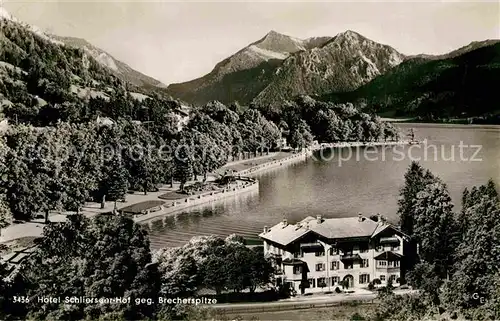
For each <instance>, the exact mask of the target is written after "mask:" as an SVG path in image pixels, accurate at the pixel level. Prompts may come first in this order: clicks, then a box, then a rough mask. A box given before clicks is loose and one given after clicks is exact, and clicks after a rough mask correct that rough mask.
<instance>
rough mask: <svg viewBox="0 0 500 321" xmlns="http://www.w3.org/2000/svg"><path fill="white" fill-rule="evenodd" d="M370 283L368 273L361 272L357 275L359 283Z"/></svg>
mask: <svg viewBox="0 0 500 321" xmlns="http://www.w3.org/2000/svg"><path fill="white" fill-rule="evenodd" d="M367 283H370V274H361V275H360V276H359V284H367Z"/></svg>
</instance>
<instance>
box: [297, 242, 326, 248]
mask: <svg viewBox="0 0 500 321" xmlns="http://www.w3.org/2000/svg"><path fill="white" fill-rule="evenodd" d="M300 247H302V248H304V247H307V248H311V247H320V248H322V247H323V245H321V243H317V242H314V243H301V244H300Z"/></svg>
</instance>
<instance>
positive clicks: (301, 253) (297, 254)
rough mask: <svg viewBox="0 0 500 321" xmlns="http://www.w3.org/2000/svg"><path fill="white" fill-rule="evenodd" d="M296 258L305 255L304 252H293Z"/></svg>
mask: <svg viewBox="0 0 500 321" xmlns="http://www.w3.org/2000/svg"><path fill="white" fill-rule="evenodd" d="M293 257H294V258H299V257H304V253H303V252H302V251H299V252H295V253H293Z"/></svg>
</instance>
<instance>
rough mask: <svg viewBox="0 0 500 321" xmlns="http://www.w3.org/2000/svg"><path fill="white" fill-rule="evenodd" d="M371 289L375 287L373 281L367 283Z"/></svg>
mask: <svg viewBox="0 0 500 321" xmlns="http://www.w3.org/2000/svg"><path fill="white" fill-rule="evenodd" d="M373 289H375V285H374V284H373V282H370V283H368V290H370V291H371V290H373Z"/></svg>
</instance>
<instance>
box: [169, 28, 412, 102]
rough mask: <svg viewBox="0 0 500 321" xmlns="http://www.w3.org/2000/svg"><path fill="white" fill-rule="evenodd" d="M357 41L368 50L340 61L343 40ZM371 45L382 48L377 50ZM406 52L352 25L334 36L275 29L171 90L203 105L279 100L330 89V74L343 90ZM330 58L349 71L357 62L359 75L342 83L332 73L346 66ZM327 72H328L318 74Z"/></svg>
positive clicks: (362, 81)
mask: <svg viewBox="0 0 500 321" xmlns="http://www.w3.org/2000/svg"><path fill="white" fill-rule="evenodd" d="M353 42H357V43H358V44H359V45H360V46H362V48H358V49H359V50H356V52H358V51H360V52H361V51H362V52H361V54H360V55H358V56H356V59H357V61H353V59H350V58H349V57H347V56H345V55H344V56H343V57H342V59H340V60H339V59H337V58H336V57H335V56H341V54H342V52H341V51H342V48H341V47H340V43H341V44H342V45H346V44H347V45H349V43H350V44H351V45H353ZM370 46H372V47H373V48H375V49H374V50H378V51H379V52H378V53H374V52H372V49H370V48H369V47H370ZM328 51H333V52H334V54H335V55H333V54H329V53H328ZM351 51H352V50H351ZM301 55H302V56H301ZM367 56H369V57H370V58H371V59H369V58H367ZM381 56H384V57H381ZM297 57H298V58H297ZM404 57H405V56H404V55H403V54H401V53H399V52H397V51H396V50H395V49H393V48H391V47H390V46H388V45H382V44H379V43H376V42H374V41H372V40H369V39H367V38H365V37H363V36H361V35H360V34H359V33H357V32H354V31H352V30H347V31H345V32H342V33H339V34H337V35H336V36H334V37H328V36H327V37H311V38H306V39H299V38H295V37H291V36H288V35H284V34H281V33H278V32H276V31H274V30H271V31H270V32H268V33H267V34H266V35H265V36H264V37H263V38H260V39H259V40H257V41H255V42H252V43H250V44H249V45H248V46H246V47H244V48H242V49H241V50H239V51H237V52H236V53H235V54H233V55H232V56H230V57H228V58H226V59H224V60H222V61H221V62H219V63H218V64H216V65H215V67H214V68H213V69H212V71H211V72H210V73H208V74H206V75H204V76H202V77H199V78H196V79H193V80H191V81H187V82H183V83H176V84H170V85H169V86H168V87H167V92H168V93H169V94H170V95H172V96H174V97H178V98H180V99H183V100H185V101H187V102H189V103H192V104H200V105H201V104H204V103H206V102H208V101H210V100H219V101H221V102H223V103H231V102H233V101H238V102H240V103H243V104H248V103H251V102H253V103H258V104H264V105H267V104H276V103H277V102H278V100H282V99H284V98H291V96H295V95H299V94H320V93H324V92H325V90H326V89H327V85H324V84H323V85H322V84H321V82H322V81H323V80H325V79H326V80H327V83H329V85H328V86H332V85H333V86H335V85H338V87H339V88H341V89H343V90H348V89H352V87H353V86H357V85H359V84H362V83H365V82H366V81H368V80H371V79H372V78H373V77H374V76H376V75H378V74H380V73H381V72H384V71H385V70H386V69H388V68H391V67H392V66H394V65H396V64H398V63H400V62H401V61H402V60H403V58H404ZM296 59H298V60H299V61H298V63H299V64H302V65H300V66H293V65H294V62H293V61H295V62H297V61H296ZM372 60H373V61H375V63H374V62H373V61H372ZM330 62H335V63H337V64H339V65H345V64H347V65H348V66H347V71H351V73H354V71H353V70H350V69H349V68H351V67H352V68H354V69H356V70H355V72H357V73H358V74H359V75H351V76H350V79H346V80H343V81H342V82H341V83H337V82H336V81H335V80H333V79H331V78H332V77H338V76H339V75H340V74H342V73H341V71H340V70H343V71H345V69H346V68H345V67H346V66H343V67H338V68H339V70H337V71H332V70H330V69H328V68H329V67H328V65H329V63H330ZM354 65H357V66H354ZM301 69H304V71H301ZM283 70H285V71H283ZM321 71H322V72H323V73H322V75H314V73H316V74H319V73H321ZM287 72H289V73H290V76H289V77H288V78H287V79H286V80H283V79H282V76H283V74H286V73H287ZM280 74H281V75H280ZM347 78H349V77H347ZM353 78H356V79H353ZM300 82H304V83H303V84H300ZM283 94H285V95H286V96H285V97H284V96H283Z"/></svg>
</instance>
